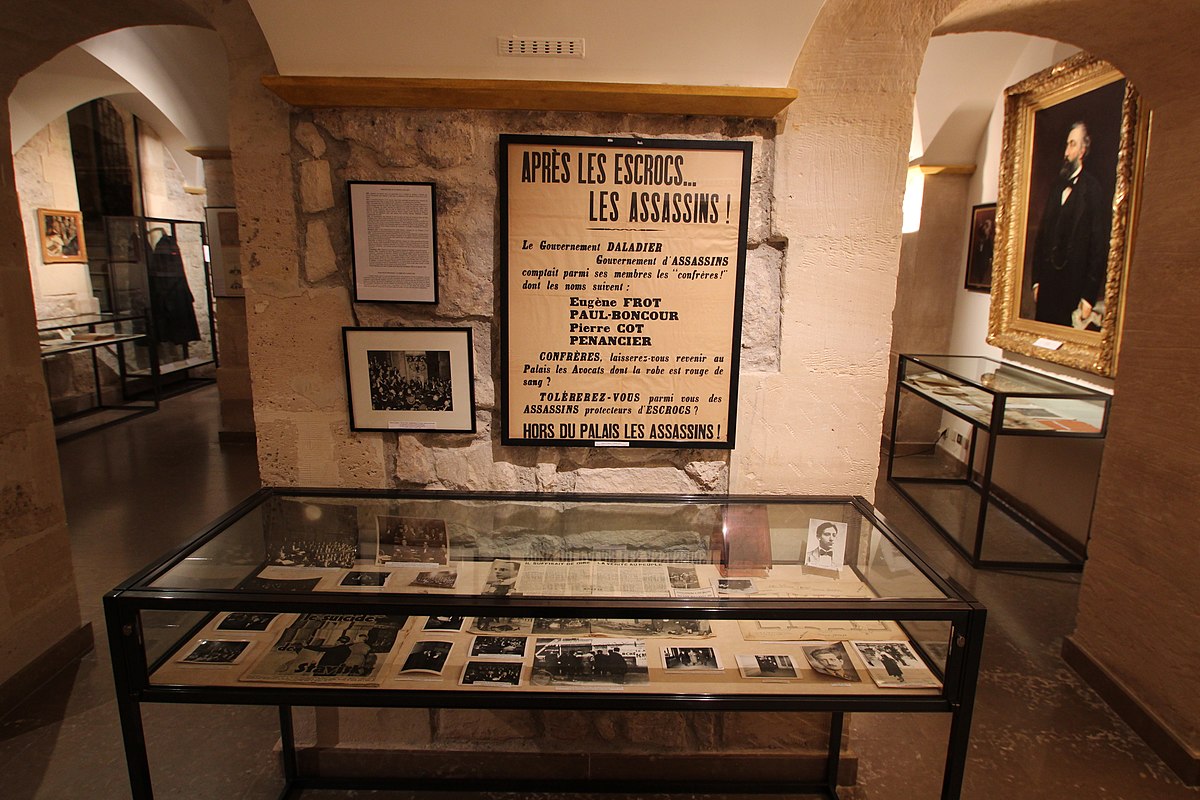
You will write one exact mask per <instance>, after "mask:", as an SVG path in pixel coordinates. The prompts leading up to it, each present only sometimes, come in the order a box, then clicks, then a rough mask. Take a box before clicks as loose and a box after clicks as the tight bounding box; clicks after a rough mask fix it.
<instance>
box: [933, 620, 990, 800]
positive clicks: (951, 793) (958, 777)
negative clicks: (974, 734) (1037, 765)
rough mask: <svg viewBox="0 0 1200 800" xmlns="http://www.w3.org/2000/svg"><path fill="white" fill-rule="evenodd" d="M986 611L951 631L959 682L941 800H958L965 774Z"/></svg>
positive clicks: (951, 719) (947, 747)
mask: <svg viewBox="0 0 1200 800" xmlns="http://www.w3.org/2000/svg"><path fill="white" fill-rule="evenodd" d="M986 624H987V612H986V611H985V610H984V609H983V608H982V607H979V608H978V609H977V610H976V613H974V614H972V615H971V617H970V619H969V620H968V623H967V625H966V627H965V629H963V630H952V635H953V636H954V639H953V640H952V641H951V647H958V648H961V649H962V650H963V655H962V663H961V665H960V669H961V672H960V673H959V674H960V675H961V676H962V683H961V684H960V688H959V691H958V697H957V698H956V700H957V702H956V703H955V706H954V711H953V712H951V714H950V738H949V741H948V743H947V745H946V769H945V771H944V772H943V773H942V800H959V798H960V797H961V795H962V786H963V778H964V777H965V775H966V768H967V754H968V752H969V750H970V744H971V742H970V737H971V717H972V715H973V714H974V710H975V689H976V684H977V682H978V678H979V667H980V664H981V662H982V660H983V630H984V626H985V625H986Z"/></svg>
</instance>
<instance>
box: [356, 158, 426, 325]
mask: <svg viewBox="0 0 1200 800" xmlns="http://www.w3.org/2000/svg"><path fill="white" fill-rule="evenodd" d="M347 186H348V187H349V192H350V233H351V239H352V240H353V247H352V249H351V255H352V268H353V272H354V301H355V302H356V303H364V302H371V303H437V301H438V285H437V198H436V196H435V190H434V185H433V184H432V183H403V182H383V181H349V182H348V183H347Z"/></svg>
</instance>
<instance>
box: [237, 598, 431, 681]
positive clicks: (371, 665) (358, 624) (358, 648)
mask: <svg viewBox="0 0 1200 800" xmlns="http://www.w3.org/2000/svg"><path fill="white" fill-rule="evenodd" d="M407 621H408V618H407V617H396V616H385V615H382V614H300V615H299V616H298V617H297V618H296V620H295V621H294V622H293V623H292V624H290V625H288V626H287V628H285V629H284V630H283V632H282V633H281V634H280V635H279V638H278V639H277V640H276V641H275V643H274V644H273V645H272V646H271V648H270V649H269V650H268V651H267V652H266V653H265V654H263V656H262V657H260V658H259V659H258V660H257V661H255V662H254V663H253V664H251V665H250V668H249V669H248V670H247V671H246V673H245V674H244V675H242V677H241V680H243V681H266V682H277V681H281V682H286V683H331V684H339V683H350V684H365V685H375V684H377V683H379V680H380V674H381V672H382V670H383V664H384V661H385V660H386V658H387V655H388V654H389V653H390V652H391V651H392V648H393V647H395V645H396V641H397V639H398V637H399V635H400V632H401V631H402V630H403V629H404V625H405V623H406V622H407Z"/></svg>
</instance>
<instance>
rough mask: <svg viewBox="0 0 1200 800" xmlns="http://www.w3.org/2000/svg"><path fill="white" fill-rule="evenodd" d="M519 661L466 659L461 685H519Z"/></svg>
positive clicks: (520, 668)
mask: <svg viewBox="0 0 1200 800" xmlns="http://www.w3.org/2000/svg"><path fill="white" fill-rule="evenodd" d="M522 669H523V667H522V666H521V664H519V663H507V664H506V663H505V662H503V661H468V662H467V663H466V665H465V666H464V667H463V673H462V679H461V680H460V681H459V684H460V685H462V686H482V687H508V686H520V685H521V670H522Z"/></svg>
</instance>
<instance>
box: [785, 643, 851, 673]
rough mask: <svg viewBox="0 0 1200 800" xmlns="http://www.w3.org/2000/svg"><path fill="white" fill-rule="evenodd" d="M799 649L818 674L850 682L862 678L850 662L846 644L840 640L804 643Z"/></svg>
mask: <svg viewBox="0 0 1200 800" xmlns="http://www.w3.org/2000/svg"><path fill="white" fill-rule="evenodd" d="M800 649H801V650H802V651H804V657H805V658H806V659H807V660H808V665H809V666H810V667H812V668H813V671H814V672H816V673H817V674H818V675H824V676H825V677H827V678H833V679H835V680H839V681H847V682H850V683H858V682H860V681H861V680H862V678H860V677H858V670H856V669H855V668H854V665H853V664H851V663H850V655H849V654H848V653H847V652H846V645H844V644H842V643H841V642H818V643H815V644H806V645H802V646H801V647H800Z"/></svg>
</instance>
